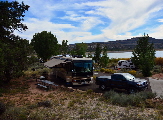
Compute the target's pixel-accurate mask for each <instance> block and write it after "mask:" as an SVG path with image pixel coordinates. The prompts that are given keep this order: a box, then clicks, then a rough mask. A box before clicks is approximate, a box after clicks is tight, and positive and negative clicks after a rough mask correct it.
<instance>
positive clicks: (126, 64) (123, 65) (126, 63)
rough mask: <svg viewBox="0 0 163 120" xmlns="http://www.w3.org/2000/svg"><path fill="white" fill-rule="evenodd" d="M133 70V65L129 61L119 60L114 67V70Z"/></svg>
mask: <svg viewBox="0 0 163 120" xmlns="http://www.w3.org/2000/svg"><path fill="white" fill-rule="evenodd" d="M123 68H126V69H134V68H135V65H134V64H133V62H132V61H131V60H119V61H118V64H117V66H115V69H123Z"/></svg>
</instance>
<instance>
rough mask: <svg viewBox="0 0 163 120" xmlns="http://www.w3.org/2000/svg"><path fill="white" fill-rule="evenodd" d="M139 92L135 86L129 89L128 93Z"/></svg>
mask: <svg viewBox="0 0 163 120" xmlns="http://www.w3.org/2000/svg"><path fill="white" fill-rule="evenodd" d="M136 92H137V90H136V89H135V88H130V89H129V90H128V93H129V94H134V93H136Z"/></svg>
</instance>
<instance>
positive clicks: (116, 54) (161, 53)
mask: <svg viewBox="0 0 163 120" xmlns="http://www.w3.org/2000/svg"><path fill="white" fill-rule="evenodd" d="M131 56H133V55H132V52H113V53H112V52H109V53H108V57H109V58H131ZM155 56H156V57H163V51H156V54H155Z"/></svg>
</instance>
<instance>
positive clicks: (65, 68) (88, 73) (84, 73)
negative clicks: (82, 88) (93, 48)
mask: <svg viewBox="0 0 163 120" xmlns="http://www.w3.org/2000/svg"><path fill="white" fill-rule="evenodd" d="M44 65H45V66H48V67H50V68H52V69H53V74H54V75H55V76H56V77H59V78H61V79H62V80H64V81H65V82H66V84H67V85H83V84H90V83H93V61H92V58H76V57H75V58H73V57H58V56H56V57H53V59H52V60H51V61H48V62H47V63H45V64H44Z"/></svg>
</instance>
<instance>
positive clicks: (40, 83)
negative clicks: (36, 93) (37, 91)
mask: <svg viewBox="0 0 163 120" xmlns="http://www.w3.org/2000/svg"><path fill="white" fill-rule="evenodd" d="M56 86H58V85H56V84H54V82H51V81H49V80H38V82H37V87H38V88H44V89H47V90H50V89H52V88H53V87H56Z"/></svg>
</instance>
